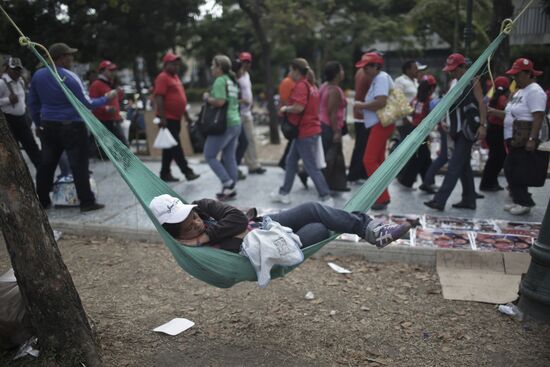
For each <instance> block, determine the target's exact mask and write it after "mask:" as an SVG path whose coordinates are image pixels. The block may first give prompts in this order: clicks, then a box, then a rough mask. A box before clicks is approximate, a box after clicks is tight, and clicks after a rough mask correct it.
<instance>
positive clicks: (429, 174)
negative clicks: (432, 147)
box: [423, 127, 449, 186]
mask: <svg viewBox="0 0 550 367" xmlns="http://www.w3.org/2000/svg"><path fill="white" fill-rule="evenodd" d="M437 131H439V139H440V141H441V146H440V147H439V154H438V155H437V158H436V159H435V160H434V161H433V162H432V164H431V165H430V167H429V168H428V170H427V171H426V174H425V175H424V181H423V183H424V185H428V186H432V185H433V184H435V175H436V174H437V172H439V170H440V169H441V167H443V166H444V165H445V163H447V161H448V160H449V157H448V155H447V154H448V153H447V132H446V131H445V130H443V129H442V128H441V127H438V128H437Z"/></svg>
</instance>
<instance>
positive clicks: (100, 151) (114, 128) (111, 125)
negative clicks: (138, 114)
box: [90, 120, 128, 159]
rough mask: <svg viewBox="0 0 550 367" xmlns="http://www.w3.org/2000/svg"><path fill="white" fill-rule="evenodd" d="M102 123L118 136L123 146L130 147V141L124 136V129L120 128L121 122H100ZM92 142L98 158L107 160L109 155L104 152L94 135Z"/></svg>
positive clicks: (91, 138) (91, 137)
mask: <svg viewBox="0 0 550 367" xmlns="http://www.w3.org/2000/svg"><path fill="white" fill-rule="evenodd" d="M100 122H101V123H102V124H103V126H105V127H106V128H107V130H109V131H110V132H111V134H113V135H114V136H116V138H117V139H118V140H120V141H121V142H122V144H124V145H126V146H128V141H127V140H126V137H125V136H124V133H123V132H122V128H121V127H120V122H118V121H115V120H100ZM90 140H91V142H92V144H93V147H94V149H95V150H96V155H97V157H98V158H101V159H107V154H105V153H104V152H103V149H102V148H101V147H100V146H99V145H98V144H97V143H96V142H95V138H94V136H93V135H91V136H90Z"/></svg>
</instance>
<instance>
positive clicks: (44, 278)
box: [0, 112, 102, 367]
mask: <svg viewBox="0 0 550 367" xmlns="http://www.w3.org/2000/svg"><path fill="white" fill-rule="evenodd" d="M0 229H1V230H2V233H3V236H4V240H5V242H6V246H7V249H8V253H9V255H10V258H11V263H12V266H13V269H14V271H15V276H16V277H17V282H18V284H19V289H20V291H21V295H22V298H23V300H24V301H25V303H26V307H27V312H28V313H29V316H30V320H31V324H32V327H33V329H34V335H35V336H37V337H38V343H39V346H38V349H39V350H40V358H44V359H50V358H55V361H56V365H59V366H81V365H82V363H83V364H84V365H86V366H88V367H91V366H94V367H95V366H101V365H102V363H101V359H100V356H99V354H98V345H97V344H96V341H95V339H94V335H93V332H92V330H91V328H90V325H89V323H88V318H87V316H86V313H85V312H84V309H83V307H82V303H81V301H80V297H79V295H78V293H77V291H76V289H75V286H74V283H73V280H72V278H71V275H70V274H69V271H68V269H67V267H66V266H65V264H64V262H63V260H62V258H61V254H60V252H59V249H58V247H57V244H56V242H55V239H54V237H53V231H52V228H51V227H50V224H49V221H48V217H47V216H46V213H45V211H44V210H43V209H42V207H41V206H40V204H39V202H38V197H37V196H36V193H35V190H34V186H33V183H32V179H31V176H30V173H29V170H28V169H27V166H26V164H25V162H24V161H23V158H22V156H21V153H20V151H19V147H18V145H17V144H16V142H15V141H14V139H13V138H12V135H11V133H10V131H9V129H8V126H7V123H6V120H5V117H4V114H3V113H1V112H0Z"/></svg>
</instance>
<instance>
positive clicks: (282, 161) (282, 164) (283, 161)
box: [277, 139, 292, 169]
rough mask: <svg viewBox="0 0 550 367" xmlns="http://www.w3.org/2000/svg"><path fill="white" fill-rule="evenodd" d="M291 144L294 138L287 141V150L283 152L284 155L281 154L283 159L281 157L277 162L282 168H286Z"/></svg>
mask: <svg viewBox="0 0 550 367" xmlns="http://www.w3.org/2000/svg"><path fill="white" fill-rule="evenodd" d="M291 145H292V139H291V140H288V141H287V143H286V147H285V151H284V152H283V155H282V156H281V159H279V163H278V164H277V165H278V166H279V167H281V168H282V169H286V157H287V155H288V151H289V150H290V146H291Z"/></svg>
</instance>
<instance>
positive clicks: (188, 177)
mask: <svg viewBox="0 0 550 367" xmlns="http://www.w3.org/2000/svg"><path fill="white" fill-rule="evenodd" d="M184 175H185V179H186V180H187V181H193V180H196V179H197V178H199V177H201V175H198V174H196V173H195V172H193V171H188V172H186V173H184Z"/></svg>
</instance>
